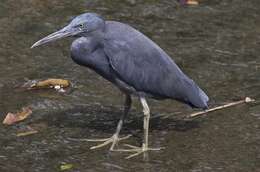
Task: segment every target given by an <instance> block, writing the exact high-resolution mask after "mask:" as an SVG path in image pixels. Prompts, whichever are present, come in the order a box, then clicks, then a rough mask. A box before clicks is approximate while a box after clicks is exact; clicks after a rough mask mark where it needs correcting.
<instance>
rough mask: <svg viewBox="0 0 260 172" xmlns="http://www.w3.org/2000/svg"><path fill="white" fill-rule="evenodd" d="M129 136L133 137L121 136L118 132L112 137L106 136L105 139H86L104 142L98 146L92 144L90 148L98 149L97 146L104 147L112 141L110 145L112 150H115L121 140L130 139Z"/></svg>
mask: <svg viewBox="0 0 260 172" xmlns="http://www.w3.org/2000/svg"><path fill="white" fill-rule="evenodd" d="M129 137H131V135H127V136H125V137H121V138H119V137H118V135H117V134H114V135H113V136H112V137H110V138H105V139H86V141H88V142H103V143H101V144H98V145H96V146H92V147H90V149H97V148H101V147H104V146H106V145H108V144H110V143H112V145H111V146H110V149H109V150H110V151H113V150H114V148H115V146H116V145H117V143H118V142H119V141H121V140H125V139H128V138H129Z"/></svg>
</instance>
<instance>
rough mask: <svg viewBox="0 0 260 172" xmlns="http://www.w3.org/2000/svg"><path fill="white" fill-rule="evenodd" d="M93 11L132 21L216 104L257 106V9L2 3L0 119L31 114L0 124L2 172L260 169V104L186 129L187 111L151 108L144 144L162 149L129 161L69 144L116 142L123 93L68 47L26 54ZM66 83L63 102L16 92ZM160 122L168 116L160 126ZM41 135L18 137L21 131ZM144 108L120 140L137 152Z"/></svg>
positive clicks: (130, 1)
mask: <svg viewBox="0 0 260 172" xmlns="http://www.w3.org/2000/svg"><path fill="white" fill-rule="evenodd" d="M86 11H92V12H96V13H99V14H101V15H103V16H104V17H105V18H106V19H109V20H117V21H121V22H125V23H128V24H130V25H132V26H134V27H135V28H137V29H138V30H140V31H142V32H143V33H145V34H146V35H147V36H149V37H150V38H151V39H153V40H154V41H155V42H156V43H158V44H159V45H160V46H161V47H162V48H163V49H164V50H166V51H167V53H168V54H169V55H170V56H171V57H172V58H173V59H174V60H175V62H176V63H177V64H178V65H179V66H180V67H181V68H182V69H183V71H184V72H185V73H187V74H188V75H189V76H190V77H191V78H193V79H194V80H195V81H196V82H197V83H198V84H199V85H200V86H201V87H202V88H203V89H204V90H206V92H207V93H208V95H209V97H210V98H211V104H212V106H213V105H216V104H222V103H225V102H231V101H234V100H238V99H240V98H243V97H245V96H250V97H253V98H255V99H257V100H258V99H259V98H260V77H259V76H260V75H259V74H260V72H259V68H260V60H259V56H260V49H259V46H260V22H259V19H260V2H259V1H258V0H251V1H244V0H233V1H230V0H203V1H202V2H201V4H200V5H199V6H195V7H183V6H180V5H178V3H177V2H176V1H173V0H172V1H167V0H162V1H160V2H159V1H152V0H150V1H148V0H140V1H135V0H127V1H120V0H113V1H112V0H107V1H102V0H91V1H86V0H78V1H64V0H63V1H60V0H45V1H40V0H20V1H16V0H2V2H1V4H0V25H1V27H0V38H1V42H0V56H1V57H0V68H1V70H0V98H1V101H0V114H1V120H2V119H4V116H5V115H6V113H7V112H10V111H11V112H14V111H17V110H19V109H21V108H22V107H24V106H31V107H32V109H33V115H32V116H31V117H30V118H29V119H27V120H26V121H24V122H21V123H19V124H17V125H13V126H8V127H6V126H3V125H0V137H1V139H0V146H1V149H0V171H3V172H5V171H6V172H9V171H10V172H30V171H33V172H38V171H39V172H40V171H49V172H51V171H59V167H60V165H61V164H63V163H71V164H73V169H71V170H70V171H162V172H164V171H189V172H200V171H201V172H202V171H203V172H204V171H214V172H215V171H227V172H229V171H230V172H233V171H234V172H239V171H241V172H244V171H248V172H249V171H259V170H260V163H259V162H260V147H259V143H260V135H259V132H260V106H259V105H258V103H255V104H253V105H240V106H237V107H233V108H230V109H226V110H222V111H217V112H214V113H211V114H210V115H208V116H203V117H200V118H196V119H194V120H191V121H184V120H181V119H180V116H181V115H179V114H180V113H179V112H182V114H187V113H190V112H192V110H191V109H190V108H188V107H187V106H185V105H182V104H180V103H177V102H175V101H168V100H167V101H154V100H149V104H150V106H151V110H152V114H153V115H158V116H160V117H157V118H154V119H152V121H151V130H150V145H151V146H152V147H161V146H162V147H166V149H165V150H164V151H160V152H151V153H149V160H147V161H143V159H142V156H140V157H136V158H133V159H130V160H125V159H124V157H125V156H126V154H123V153H109V152H108V151H107V148H104V149H100V150H97V151H92V150H89V148H90V146H92V145H93V144H91V143H87V142H82V141H75V140H72V139H71V138H100V137H101V138H102V137H109V136H110V135H112V134H113V132H114V129H115V127H116V123H117V121H118V119H119V116H120V114H121V112H122V103H123V100H124V99H123V97H122V94H121V93H120V92H119V91H118V90H117V89H116V88H115V87H114V86H112V85H111V84H110V83H109V82H107V81H105V80H104V79H102V78H101V77H99V76H98V75H97V74H95V73H94V72H92V71H90V70H88V69H86V68H84V67H80V66H78V65H76V64H74V63H73V62H72V60H71V59H70V57H69V46H70V43H71V40H63V41H58V42H55V43H52V44H49V45H48V46H42V47H40V48H37V49H33V50H31V49H30V48H29V47H30V46H31V45H32V44H33V43H34V42H35V41H37V40H38V39H40V38H41V37H43V36H45V35H47V34H49V33H51V32H53V31H55V30H57V29H59V28H61V27H62V26H64V25H66V23H67V22H68V21H70V19H71V18H72V17H73V16H75V15H78V14H80V13H83V12H86ZM46 78H65V79H69V80H70V81H71V82H72V83H73V88H72V90H71V91H70V92H69V93H67V94H59V93H57V92H55V91H52V90H50V91H47V90H41V91H21V90H19V89H16V88H17V87H18V86H20V85H23V84H24V83H25V82H27V81H28V80H34V79H46ZM164 117H166V118H164ZM28 125H30V126H32V127H33V128H36V129H37V130H38V131H39V133H37V134H35V135H31V136H27V137H21V138H20V137H17V136H16V133H17V132H19V131H21V130H23V129H24V128H26V126H28ZM141 129H142V109H141V106H140V104H139V102H138V101H137V100H136V99H135V101H134V106H133V109H132V111H131V114H130V115H129V118H128V119H127V121H126V125H125V127H124V129H123V131H122V135H125V134H129V133H131V134H133V135H134V137H132V138H131V139H129V140H127V142H128V143H131V144H135V145H140V143H141V139H142V130H141Z"/></svg>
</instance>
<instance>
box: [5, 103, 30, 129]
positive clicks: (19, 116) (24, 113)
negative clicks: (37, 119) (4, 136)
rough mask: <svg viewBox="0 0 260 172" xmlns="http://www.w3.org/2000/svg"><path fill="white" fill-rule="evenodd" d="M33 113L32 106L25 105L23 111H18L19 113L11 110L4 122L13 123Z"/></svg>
mask: <svg viewBox="0 0 260 172" xmlns="http://www.w3.org/2000/svg"><path fill="white" fill-rule="evenodd" d="M31 114H32V110H31V108H30V107H24V108H23V109H22V111H21V112H17V113H11V112H9V113H8V114H7V115H6V117H5V119H4V121H3V124H6V125H12V124H14V123H16V122H19V121H22V120H24V119H26V118H27V117H28V116H29V115H31Z"/></svg>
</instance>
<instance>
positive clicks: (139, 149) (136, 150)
mask: <svg viewBox="0 0 260 172" xmlns="http://www.w3.org/2000/svg"><path fill="white" fill-rule="evenodd" d="M124 146H126V147H129V148H130V149H116V150H114V151H118V152H134V153H133V154H130V155H129V156H127V157H126V159H130V158H132V157H135V156H137V155H140V154H141V153H146V152H147V151H159V150H162V149H164V147H160V148H148V147H146V146H143V147H137V146H133V145H129V144H124Z"/></svg>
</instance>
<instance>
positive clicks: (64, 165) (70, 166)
mask: <svg viewBox="0 0 260 172" xmlns="http://www.w3.org/2000/svg"><path fill="white" fill-rule="evenodd" d="M71 168H73V164H62V165H61V166H60V170H61V171H65V170H69V169H71Z"/></svg>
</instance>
